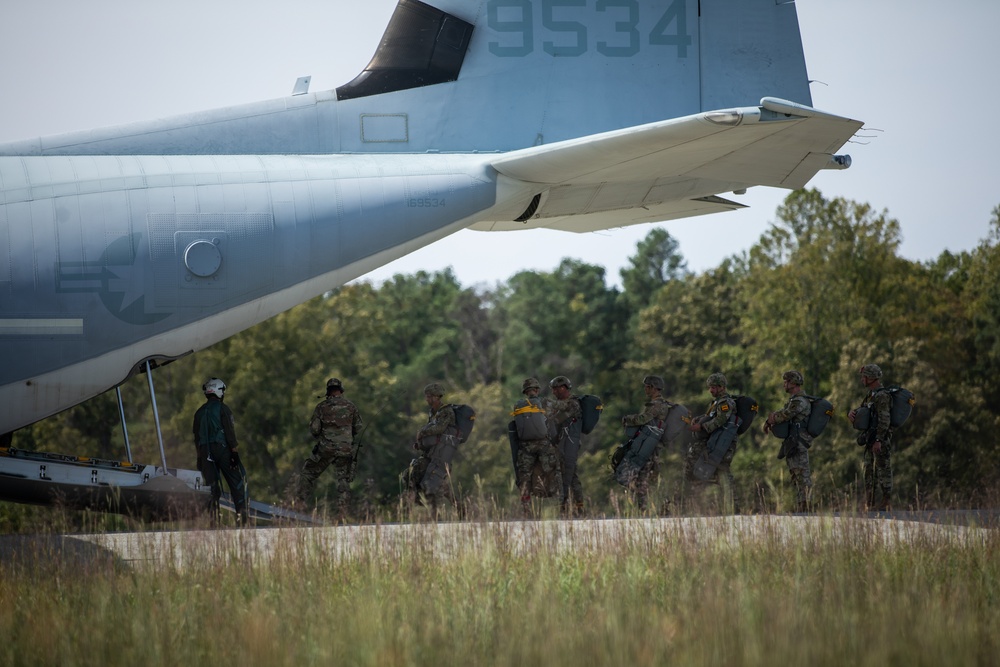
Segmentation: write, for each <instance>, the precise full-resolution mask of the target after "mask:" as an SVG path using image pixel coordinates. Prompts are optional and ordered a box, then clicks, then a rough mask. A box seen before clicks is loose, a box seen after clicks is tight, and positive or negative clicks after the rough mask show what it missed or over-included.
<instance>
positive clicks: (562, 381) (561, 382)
mask: <svg viewBox="0 0 1000 667" xmlns="http://www.w3.org/2000/svg"><path fill="white" fill-rule="evenodd" d="M549 387H551V388H552V389H555V388H556V387H566V388H567V389H572V388H573V383H572V382H570V381H569V378H568V377H566V376H565V375H557V376H555V377H554V378H552V379H551V380H549Z"/></svg>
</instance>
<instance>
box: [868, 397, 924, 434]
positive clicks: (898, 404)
mask: <svg viewBox="0 0 1000 667" xmlns="http://www.w3.org/2000/svg"><path fill="white" fill-rule="evenodd" d="M880 391H886V392H889V396H890V398H892V402H891V403H890V405H889V428H899V427H900V426H902V425H903V424H905V423H906V420H907V419H909V418H910V414H911V413H912V412H913V405H914V404H915V403H916V402H917V399H916V397H915V396H914V395H913V392H912V391H910V390H909V389H904V388H903V387H883V388H882V389H881V390H880ZM872 426H874V424H873V423H872V415H871V408H870V407H869V406H862V407H860V408H858V409H857V411H856V412H855V413H854V428H856V429H857V430H859V431H867V430H868V429H869V428H871V427H872Z"/></svg>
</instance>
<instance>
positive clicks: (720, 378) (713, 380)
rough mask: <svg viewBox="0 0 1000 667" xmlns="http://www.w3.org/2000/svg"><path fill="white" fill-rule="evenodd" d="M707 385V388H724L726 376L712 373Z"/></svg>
mask: <svg viewBox="0 0 1000 667" xmlns="http://www.w3.org/2000/svg"><path fill="white" fill-rule="evenodd" d="M707 384H708V386H709V387H711V386H712V385H715V386H717V387H725V386H726V376H725V375H723V374H722V373H712V374H711V375H709V376H708V382H707Z"/></svg>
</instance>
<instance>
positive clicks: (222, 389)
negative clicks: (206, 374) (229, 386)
mask: <svg viewBox="0 0 1000 667" xmlns="http://www.w3.org/2000/svg"><path fill="white" fill-rule="evenodd" d="M201 390H202V391H203V392H205V395H206V396H215V397H216V398H220V399H221V398H222V397H223V396H224V395H225V393H226V383H225V382H223V381H222V380H220V379H219V378H212V379H211V380H208V381H207V382H206V383H205V384H203V385H201Z"/></svg>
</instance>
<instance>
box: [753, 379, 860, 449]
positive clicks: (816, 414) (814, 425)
mask: <svg viewBox="0 0 1000 667" xmlns="http://www.w3.org/2000/svg"><path fill="white" fill-rule="evenodd" d="M803 396H804V397H805V398H806V399H807V400H808V401H809V408H810V409H809V416H808V417H807V418H806V419H805V420H803V421H801V422H794V423H793V422H778V423H777V424H774V425H772V426H771V435H773V436H775V437H776V438H782V439H784V438H787V437H788V436H789V435H792V434H793V433H794V431H795V430H796V429H800V428H804V429H805V431H806V433H808V434H809V435H811V436H812V437H814V438H815V437H817V436H819V435H820V434H821V433H823V431H824V430H825V429H826V425H827V424H829V423H830V419H832V418H833V413H834V410H833V403H831V402H830V401H828V400H826V399H825V398H823V397H821V396H808V395H806V394H803ZM855 423H857V420H856V419H855ZM778 458H781V457H780V456H779V457H778Z"/></svg>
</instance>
